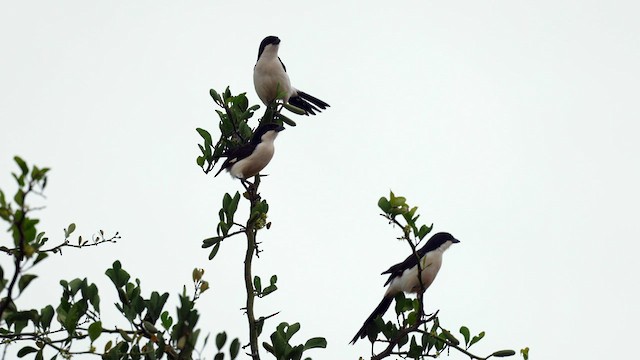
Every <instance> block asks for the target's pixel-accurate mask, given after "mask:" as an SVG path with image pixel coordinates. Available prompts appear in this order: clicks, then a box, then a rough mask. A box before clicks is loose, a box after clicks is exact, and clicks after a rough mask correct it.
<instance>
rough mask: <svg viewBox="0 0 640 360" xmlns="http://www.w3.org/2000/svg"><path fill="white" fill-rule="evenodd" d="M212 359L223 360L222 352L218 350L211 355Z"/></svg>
mask: <svg viewBox="0 0 640 360" xmlns="http://www.w3.org/2000/svg"><path fill="white" fill-rule="evenodd" d="M213 360H224V354H223V353H221V352H219V353H217V354H216V356H214V357H213Z"/></svg>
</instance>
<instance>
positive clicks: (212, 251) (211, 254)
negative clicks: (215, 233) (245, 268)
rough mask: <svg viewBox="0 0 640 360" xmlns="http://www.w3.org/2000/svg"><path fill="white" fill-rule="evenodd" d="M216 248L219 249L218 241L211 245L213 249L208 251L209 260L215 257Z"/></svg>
mask: <svg viewBox="0 0 640 360" xmlns="http://www.w3.org/2000/svg"><path fill="white" fill-rule="evenodd" d="M218 250H220V243H217V244H216V246H214V247H213V250H211V253H209V260H213V258H214V257H216V254H218Z"/></svg>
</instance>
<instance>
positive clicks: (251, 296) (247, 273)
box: [244, 176, 260, 360]
mask: <svg viewBox="0 0 640 360" xmlns="http://www.w3.org/2000/svg"><path fill="white" fill-rule="evenodd" d="M258 185H260V177H259V176H256V177H255V182H254V183H253V184H250V185H249V186H248V187H246V189H247V193H248V194H249V201H250V202H251V207H250V209H249V220H247V226H246V230H245V233H246V235H247V253H246V254H245V258H244V285H245V288H246V291H247V308H246V310H247V320H248V321H249V344H250V347H251V357H252V358H253V359H254V360H260V353H259V352H258V349H259V347H258V327H257V326H256V317H255V315H254V313H253V303H254V300H255V292H254V288H253V276H252V275H251V263H252V261H253V254H254V252H255V250H256V233H257V229H255V220H254V219H252V218H251V215H252V213H253V209H254V207H255V206H256V204H257V203H258V202H259V201H260V196H259V195H258Z"/></svg>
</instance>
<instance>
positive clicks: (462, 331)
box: [460, 326, 471, 345]
mask: <svg viewBox="0 0 640 360" xmlns="http://www.w3.org/2000/svg"><path fill="white" fill-rule="evenodd" d="M460 334H462V336H464V344H465V345H468V344H469V339H470V338H471V333H470V332H469V328H468V327H466V326H463V327H461V328H460Z"/></svg>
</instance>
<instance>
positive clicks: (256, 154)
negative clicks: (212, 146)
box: [215, 124, 284, 179]
mask: <svg viewBox="0 0 640 360" xmlns="http://www.w3.org/2000/svg"><path fill="white" fill-rule="evenodd" d="M282 130H284V127H283V126H282V125H277V124H264V125H260V126H258V128H257V129H256V131H255V132H254V133H253V137H252V138H251V140H249V142H248V143H246V144H244V145H242V146H240V147H239V148H237V149H235V150H233V151H231V152H230V153H229V154H227V160H225V161H224V163H222V167H221V168H220V170H218V172H217V173H216V175H215V176H218V174H220V172H222V170H225V169H226V170H227V171H229V173H230V174H231V176H233V177H235V178H238V179H248V178H250V177H252V176H255V175H257V174H258V173H259V172H260V171H262V169H264V168H265V167H266V166H267V165H268V164H269V162H270V161H271V159H272V158H273V153H274V151H275V148H274V146H273V142H274V140H275V139H276V137H277V136H278V133H279V132H280V131H282Z"/></svg>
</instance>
